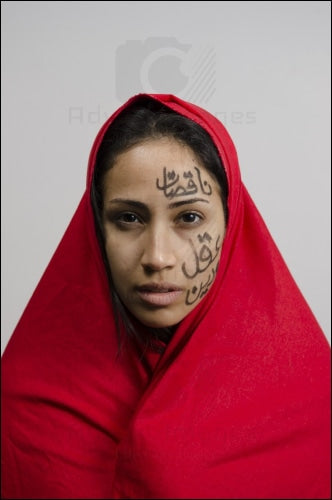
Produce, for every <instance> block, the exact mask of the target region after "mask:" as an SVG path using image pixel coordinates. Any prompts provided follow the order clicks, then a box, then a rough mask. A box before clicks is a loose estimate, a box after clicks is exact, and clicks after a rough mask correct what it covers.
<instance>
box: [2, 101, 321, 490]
mask: <svg viewBox="0 0 332 500" xmlns="http://www.w3.org/2000/svg"><path fill="white" fill-rule="evenodd" d="M329 360H330V348H329V345H328V343H327V341H326V339H325V336H324V334H323V333H322V331H321V329H320V327H319V325H318V323H317V321H316V320H315V318H314V316H313V314H312V312H311V311H310V309H309V307H308V305H307V304H306V302H305V300H304V298H303V296H302V294H301V292H300V291H299V289H298V288H297V286H296V284H295V282H294V280H293V278H292V277H291V275H290V273H289V271H288V269H287V267H286V265H285V263H284V261H283V259H282V257H281V255H280V253H279V251H278V249H277V248H276V246H275V244H274V242H273V240H272V238H271V236H270V234H269V232H268V230H267V228H266V226H265V224H264V222H263V220H262V218H261V216H260V214H259V213H258V211H257V209H256V208H255V205H254V203H253V202H252V200H251V198H250V196H249V194H248V192H247V191H246V189H245V187H244V185H243V183H242V181H241V177H240V172H239V167H238V163H237V156H236V151H235V148H234V145H233V144H232V141H231V139H230V137H229V135H228V134H227V132H226V130H225V129H224V127H223V126H222V124H221V123H220V122H219V121H218V120H217V119H216V118H214V117H213V116H211V115H210V114H209V113H208V112H206V111H205V110H203V109H201V108H198V107H197V106H195V105H193V104H190V103H187V102H184V101H182V100H180V99H178V98H177V97H175V96H172V95H138V96H134V97H133V98H132V99H130V100H129V101H128V102H127V103H126V104H124V105H123V106H122V107H121V108H120V109H119V110H117V111H116V113H114V115H113V116H112V117H111V118H110V119H109V120H108V121H107V122H106V123H105V125H104V126H103V127H102V129H101V131H100V132H99V134H98V136H97V138H96V140H95V143H94V145H93V148H92V151H91V155H90V159H89V168H88V176H87V189H86V192H85V193H84V195H83V198H82V200H81V203H80V205H79V207H78V209H77V211H76V213H75V215H74V217H73V219H72V221H71V223H70V225H69V227H68V229H67V231H66V233H65V235H64V237H63V239H62V241H61V243H60V245H59V247H58V248H57V250H56V252H55V254H54V256H53V258H52V260H51V262H50V264H49V266H48V268H47V269H46V272H45V273H44V276H43V277H42V279H41V281H40V283H39V285H38V286H37V289H36V291H35V293H34V294H33V296H32V298H31V300H30V302H29V304H28V306H27V308H26V310H25V312H24V314H23V316H22V318H21V320H20V322H19V324H18V326H17V328H16V331H15V332H14V334H13V336H12V337H11V339H10V341H9V343H8V346H7V348H6V351H5V353H4V355H3V360H2V366H3V376H2V377H3V389H2V394H3V417H2V425H3V431H2V432H3V438H2V439H3V459H2V463H3V472H2V483H3V498H329V496H330V489H329V481H330V463H329V452H330V449H329V443H330V438H329V429H330V418H329V415H330V402H329V401H330V376H329V373H330V370H329V368H330V361H329Z"/></svg>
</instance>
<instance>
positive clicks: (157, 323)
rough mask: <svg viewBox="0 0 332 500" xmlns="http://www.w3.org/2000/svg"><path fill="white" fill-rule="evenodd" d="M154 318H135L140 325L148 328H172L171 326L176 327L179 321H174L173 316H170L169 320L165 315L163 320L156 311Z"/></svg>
mask: <svg viewBox="0 0 332 500" xmlns="http://www.w3.org/2000/svg"><path fill="white" fill-rule="evenodd" d="M155 315H156V317H147V316H145V315H144V316H136V318H137V319H138V320H139V321H140V322H141V323H142V325H144V326H147V327H149V328H172V327H173V326H175V325H177V324H178V323H179V321H181V319H182V318H181V319H180V320H179V319H177V318H176V319H174V315H172V318H169V317H167V316H169V315H168V314H167V315H165V318H163V317H162V316H163V315H162V314H160V311H156V313H155Z"/></svg>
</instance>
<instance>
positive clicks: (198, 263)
mask: <svg viewBox="0 0 332 500" xmlns="http://www.w3.org/2000/svg"><path fill="white" fill-rule="evenodd" d="M197 239H198V241H199V243H200V244H201V245H202V246H201V248H200V249H199V250H197V249H196V248H195V246H194V243H193V241H192V239H191V238H190V239H189V244H190V246H191V250H192V254H193V263H194V265H193V268H192V269H188V267H187V264H186V262H184V263H183V264H182V266H181V269H182V272H183V274H184V275H185V277H186V278H189V279H193V278H195V277H196V276H197V274H199V273H203V272H204V271H206V269H207V268H208V267H210V265H211V264H212V262H214V261H215V259H216V258H217V257H218V255H219V250H220V247H221V244H220V240H221V236H220V234H219V235H218V236H217V238H216V241H215V248H214V250H211V248H210V245H211V242H212V237H211V235H210V234H209V233H207V232H205V233H204V234H203V235H201V234H199V235H198V236H197ZM205 241H207V244H206V243H205Z"/></svg>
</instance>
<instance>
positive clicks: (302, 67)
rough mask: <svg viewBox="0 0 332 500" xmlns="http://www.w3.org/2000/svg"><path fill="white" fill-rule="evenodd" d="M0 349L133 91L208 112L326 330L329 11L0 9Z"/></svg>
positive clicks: (194, 6) (272, 7) (292, 7)
mask: <svg viewBox="0 0 332 500" xmlns="http://www.w3.org/2000/svg"><path fill="white" fill-rule="evenodd" d="M1 14H2V18H1V24H2V49H1V50H2V174H1V175H2V179H1V180H2V183H1V190H2V226H1V228H2V229H1V230H2V240H1V241H2V285H1V286H2V316H1V323H2V330H1V341H2V342H1V344H2V351H3V349H4V347H5V346H6V344H7V341H8V339H9V337H10V335H11V333H12V331H13V329H14V327H15V325H16V323H17V321H18V320H19V318H20V316H21V314H22V312H23V310H24V308H25V306H26V304H27V302H28V300H29V298H30V296H31V294H32V293H33V290H34V289H35V287H36V285H37V283H38V281H39V279H40V277H41V275H42V273H43V271H44V269H45V267H46V266H47V264H48V262H49V260H50V258H51V256H52V254H53V252H54V251H55V248H56V246H57V244H58V243H59V241H60V239H61V237H62V235H63V233H64V231H65V229H66V227H67V225H68V223H69V221H70V219H71V217H72V215H73V213H74V211H75V209H76V207H77V204H78V202H79V200H80V198H81V196H82V194H83V191H84V188H85V175H86V167H87V161H88V156H89V152H90V148H91V145H92V142H93V139H94V137H95V135H96V134H97V132H98V130H99V128H100V126H101V125H102V123H103V122H104V121H105V119H106V117H107V116H108V115H109V114H111V113H112V112H113V111H114V110H115V109H116V108H117V107H119V105H120V104H122V102H123V101H124V100H125V99H127V97H130V96H131V95H132V94H135V93H137V92H140V91H154V92H166V93H168V92H169V93H175V94H177V95H178V96H179V97H183V98H185V99H189V100H192V101H193V102H196V103H197V104H199V105H201V106H203V107H205V108H206V109H208V110H209V111H211V112H212V113H214V114H216V115H217V116H218V117H219V118H220V119H221V120H222V121H223V122H224V124H225V125H226V127H227V128H228V131H229V132H230V134H231V136H232V138H233V140H234V143H235V145H236V148H237V151H238V155H239V160H240V166H241V170H242V176H243V180H244V182H245V184H246V186H247V188H248V190H249V192H250V194H251V196H252V197H253V199H254V201H255V202H256V205H257V207H258V209H259V210H260V212H261V213H262V215H263V217H264V219H265V221H266V223H267V225H268V227H269V229H270V231H271V233H272V236H273V237H274V239H275V241H276V243H277V244H278V246H279V248H280V250H281V252H282V254H283V256H284V258H285V260H286V262H287V264H288V266H289V268H290V270H291V272H292V273H293V276H294V277H295V279H296V281H297V283H298V285H299V287H300V288H301V290H302V292H303V294H304V296H305V298H306V299H307V301H308V303H309V304H310V306H311V308H312V310H313V312H314V314H315V315H316V317H317V319H318V321H319V322H320V324H321V326H322V328H323V330H324V332H325V334H326V336H327V338H328V339H329V341H330V339H331V334H330V332H331V330H330V301H331V297H330V276H331V272H330V224H331V220H330V196H331V192H330V164H331V163H330V134H331V130H330V58H331V53H330V18H331V17H330V2H279V1H278V2H250V1H249V2H236V1H235V2H208V1H206V2H204V3H203V2H159V1H158V2H1Z"/></svg>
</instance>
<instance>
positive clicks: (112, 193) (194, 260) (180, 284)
mask: <svg viewBox="0 0 332 500" xmlns="http://www.w3.org/2000/svg"><path fill="white" fill-rule="evenodd" d="M103 196H104V211H103V226H104V232H105V239H106V253H107V257H108V261H109V265H110V269H111V274H112V278H113V282H114V285H115V288H116V290H117V292H118V295H119V296H120V298H121V299H122V301H123V303H124V304H125V305H126V307H127V308H128V309H129V311H130V312H131V313H132V314H133V315H134V316H135V317H136V318H137V319H138V320H140V321H141V323H143V324H144V325H146V326H150V327H155V328H162V327H169V326H173V325H176V324H177V323H178V322H179V321H181V320H182V319H183V318H184V317H185V316H186V315H187V314H188V313H189V312H190V311H191V310H192V309H194V307H195V306H196V305H197V304H198V303H199V302H200V301H201V300H202V298H203V297H204V295H205V294H206V292H207V291H208V290H209V289H210V287H211V285H212V283H213V281H214V278H215V275H216V270H217V266H218V262H219V258H220V252H221V246H222V242H223V239H224V235H225V219H224V212H223V207H222V202H221V197H220V188H219V185H218V183H217V182H216V181H215V180H214V179H213V178H212V177H211V176H210V174H209V173H208V171H207V170H206V169H205V168H204V167H203V166H202V165H201V164H200V162H199V161H198V159H197V158H196V156H195V154H194V152H193V151H192V150H191V149H190V148H189V147H187V146H184V145H183V144H180V143H179V142H177V141H176V140H174V139H171V138H167V137H163V138H161V139H153V140H149V141H148V142H144V143H140V144H139V145H137V146H134V147H132V148H131V149H129V150H128V151H126V152H124V153H122V154H120V155H119V156H118V157H117V159H116V162H115V164H114V165H113V167H112V168H111V169H110V170H109V171H108V172H107V174H106V176H105V179H104V195H103Z"/></svg>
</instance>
